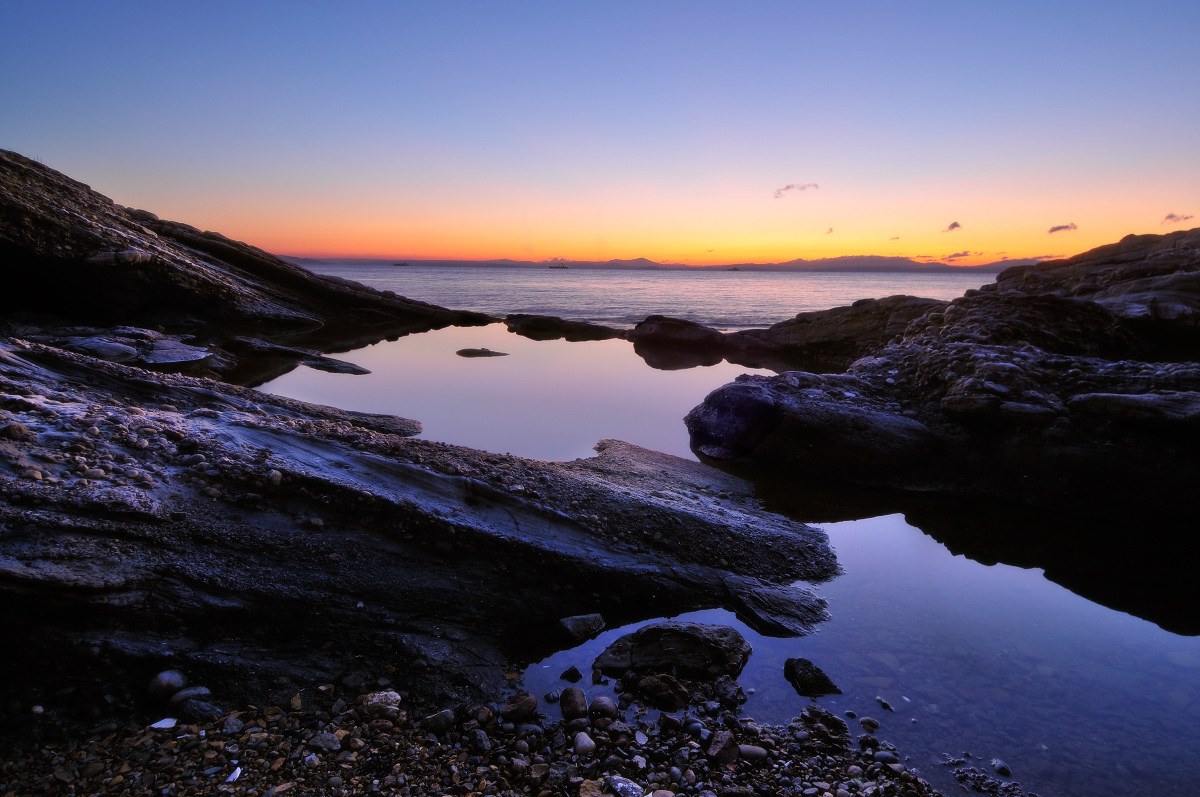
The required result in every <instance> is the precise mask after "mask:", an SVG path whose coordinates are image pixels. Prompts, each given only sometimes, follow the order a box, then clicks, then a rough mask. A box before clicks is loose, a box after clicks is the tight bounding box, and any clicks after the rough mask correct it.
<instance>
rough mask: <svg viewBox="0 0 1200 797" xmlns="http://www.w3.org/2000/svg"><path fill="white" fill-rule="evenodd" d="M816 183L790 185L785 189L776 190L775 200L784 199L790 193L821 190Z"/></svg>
mask: <svg viewBox="0 0 1200 797" xmlns="http://www.w3.org/2000/svg"><path fill="white" fill-rule="evenodd" d="M820 187H821V186H819V185H817V184H816V183H788V184H787V185H785V186H784V187H783V188H776V189H775V198H776V199H783V195H784V194H786V193H787V192H788V191H807V190H808V189H810V188H820Z"/></svg>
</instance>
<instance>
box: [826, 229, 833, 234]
mask: <svg viewBox="0 0 1200 797" xmlns="http://www.w3.org/2000/svg"><path fill="white" fill-rule="evenodd" d="M831 232H833V228H832V227H830V228H829V229H828V230H826V231H825V234H826V235H829V233H831Z"/></svg>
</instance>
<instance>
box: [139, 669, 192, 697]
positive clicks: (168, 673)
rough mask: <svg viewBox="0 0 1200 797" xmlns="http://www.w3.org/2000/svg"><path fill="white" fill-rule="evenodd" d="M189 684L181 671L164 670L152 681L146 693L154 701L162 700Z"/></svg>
mask: <svg viewBox="0 0 1200 797" xmlns="http://www.w3.org/2000/svg"><path fill="white" fill-rule="evenodd" d="M187 684H188V679H187V676H186V675H184V674H183V673H181V672H180V671H179V670H163V671H162V672H160V673H159V674H158V675H156V676H154V678H152V679H151V680H150V686H149V687H147V689H146V693H147V694H148V695H149V696H150V697H151V698H154V699H157V700H161V699H165V698H168V697H170V696H171V695H173V694H175V693H176V692H178V691H179V690H180V689H183V688H184V687H185V686H187Z"/></svg>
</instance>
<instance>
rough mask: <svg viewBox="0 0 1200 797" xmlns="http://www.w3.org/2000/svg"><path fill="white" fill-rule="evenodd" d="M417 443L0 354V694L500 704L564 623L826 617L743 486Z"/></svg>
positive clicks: (207, 393)
mask: <svg viewBox="0 0 1200 797" xmlns="http://www.w3.org/2000/svg"><path fill="white" fill-rule="evenodd" d="M418 429H419V425H417V424H414V423H411V422H405V421H403V420H401V419H396V418H392V417H389V416H374V415H368V414H363V413H353V412H345V411H341V410H337V409H333V408H329V407H318V406H314V405H308V404H304V403H302V402H297V401H292V400H289V399H283V398H279V397H274V396H269V395H266V394H261V393H258V392H256V391H253V390H250V389H246V388H239V387H234V386H231V385H228V384H224V383H221V382H217V381H214V380H210V379H204V378H195V377H189V376H185V375H178V374H159V373H152V372H149V371H146V370H143V369H140V368H137V367H131V366H128V365H123V364H117V363H110V362H106V361H103V360H98V359H95V358H93V357H89V356H86V355H82V354H77V353H74V352H69V351H66V350H64V349H59V348H55V347H51V346H46V345H42V344H36V343H32V342H28V341H20V340H13V339H8V340H0V430H2V432H0V436H2V438H3V439H0V596H2V599H3V600H4V601H5V604H6V606H7V607H8V610H7V611H6V612H5V614H4V619H3V625H4V628H3V630H4V633H5V638H6V639H7V640H8V641H9V644H10V646H13V647H14V649H16V648H19V649H21V650H22V651H23V653H22V656H21V657H19V658H14V657H6V658H5V661H4V666H5V667H6V670H7V675H8V676H9V678H8V681H7V682H8V683H10V684H15V683H25V682H27V681H28V679H29V678H30V677H35V678H36V676H37V674H38V673H37V672H34V673H31V672H30V671H29V670H30V668H32V669H33V670H36V671H39V672H40V671H46V672H50V671H53V670H55V668H62V667H68V666H69V667H74V668H76V669H77V668H78V667H79V664H80V658H79V657H81V656H82V657H83V660H84V661H86V662H88V666H89V668H91V669H93V670H96V671H109V670H112V669H114V668H117V667H126V668H133V669H134V670H139V669H140V670H144V672H143V675H145V678H146V680H148V679H149V675H150V674H152V672H157V671H158V670H161V669H163V665H164V664H170V665H172V666H176V667H182V668H185V669H186V670H187V671H188V672H189V673H190V674H192V675H194V676H195V677H197V678H200V679H202V682H203V683H204V684H206V685H208V686H210V687H212V688H213V689H214V691H215V692H217V693H218V694H221V695H223V696H225V697H227V698H231V699H232V698H237V697H238V696H252V695H255V694H258V695H262V694H263V693H271V692H274V691H281V690H284V689H288V688H294V684H299V683H307V684H314V683H323V682H325V681H329V680H337V679H339V678H343V677H347V675H348V674H353V673H355V672H366V673H371V674H379V675H381V674H384V673H387V674H388V675H390V677H393V678H398V677H401V676H402V677H403V679H404V683H405V684H406V688H408V689H410V690H413V691H415V692H417V693H420V694H424V695H426V696H428V697H430V698H431V699H438V698H439V697H440V698H443V699H444V698H447V697H450V696H455V695H459V696H461V695H465V694H481V693H483V692H491V693H493V694H495V693H499V692H501V691H502V690H503V685H504V684H505V683H506V682H505V681H504V679H503V678H502V675H503V673H504V672H505V671H506V669H507V668H508V667H509V666H510V658H509V656H510V654H512V653H517V652H518V651H510V650H508V649H507V648H506V643H507V642H508V641H510V640H520V641H521V645H522V648H521V650H520V651H519V654H520V655H521V656H522V657H526V656H533V657H535V658H536V657H537V656H538V655H545V654H547V653H549V652H551V651H552V650H553V649H554V648H555V646H556V645H558V644H560V641H561V635H562V630H561V625H560V620H561V618H563V617H564V616H579V615H588V614H602V615H603V617H604V618H605V620H607V621H608V622H609V623H612V624H617V625H619V624H623V623H627V622H631V621H635V620H640V619H647V618H651V617H659V616H668V615H673V614H677V613H679V612H683V611H691V610H695V609H700V608H708V607H717V606H724V607H727V608H729V609H731V610H734V611H737V612H738V613H739V614H740V615H743V616H745V617H746V618H747V619H748V620H749V621H750V622H752V623H757V624H759V625H764V624H765V625H767V626H772V627H776V628H783V629H786V630H785V632H786V633H798V632H802V631H804V630H806V623H807V624H808V626H811V623H813V622H819V621H820V620H821V619H822V618H823V617H824V608H823V602H822V601H821V600H819V599H818V598H816V597H815V596H814V595H813V594H811V593H809V592H807V591H806V590H804V589H802V588H797V587H795V586H794V585H793V584H792V582H793V581H794V580H796V579H807V580H813V581H819V580H823V579H826V578H829V577H830V576H832V575H834V574H835V573H836V571H837V565H836V561H835V559H834V556H833V553H832V551H831V550H830V549H829V547H828V544H827V539H826V537H825V535H824V533H823V532H820V531H818V530H815V529H811V528H808V527H805V526H802V525H800V524H797V523H793V522H790V521H788V520H786V519H784V518H782V517H779V516H777V515H772V514H770V513H767V512H765V511H763V510H761V509H760V508H759V507H758V506H757V504H756V502H754V501H753V500H752V499H751V498H750V497H749V495H750V488H749V486H748V485H747V484H746V483H745V482H743V481H741V480H740V479H737V478H734V477H732V476H728V475H726V474H722V473H720V472H718V471H714V470H712V469H710V468H707V467H705V466H702V465H700V464H698V463H695V462H691V461H688V460H682V459H678V458H675V457H670V456H667V455H663V454H657V453H654V452H648V451H644V450H642V449H638V448H636V447H634V446H631V445H629V444H625V443H621V442H618V441H604V442H602V443H601V445H600V446H599V450H600V453H599V455H598V456H597V457H595V458H593V459H588V460H577V461H575V462H570V463H546V462H538V461H531V460H524V459H520V458H516V457H508V456H499V455H493V454H488V453H485V452H479V451H473V450H470V449H464V448H458V447H454V446H449V445H443V444H437V443H431V442H428V441H421V440H414V439H411V438H408V437H405V436H404V435H408V434H412V433H413V432H415V431H417V430H418ZM760 592H761V593H762V594H763V596H764V597H763V598H762V599H761V600H758V599H756V597H755V596H756V595H757V594H758V593H760ZM798 618H803V619H798ZM139 680H140V679H139ZM142 682H143V683H144V682H145V681H142ZM281 684H287V685H288V686H286V687H285V686H281Z"/></svg>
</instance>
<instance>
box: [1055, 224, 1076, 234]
mask: <svg viewBox="0 0 1200 797" xmlns="http://www.w3.org/2000/svg"><path fill="white" fill-rule="evenodd" d="M1078 229H1079V228H1078V227H1076V226H1075V222H1071V223H1070V224H1056V225H1055V226H1053V227H1051V228H1050V232H1062V231H1063V230H1078Z"/></svg>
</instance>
